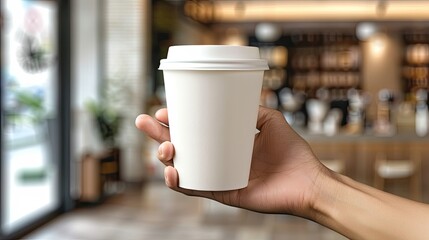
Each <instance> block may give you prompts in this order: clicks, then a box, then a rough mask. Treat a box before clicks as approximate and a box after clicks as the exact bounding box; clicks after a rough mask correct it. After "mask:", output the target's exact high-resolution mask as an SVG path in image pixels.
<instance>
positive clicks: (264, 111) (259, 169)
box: [136, 107, 329, 217]
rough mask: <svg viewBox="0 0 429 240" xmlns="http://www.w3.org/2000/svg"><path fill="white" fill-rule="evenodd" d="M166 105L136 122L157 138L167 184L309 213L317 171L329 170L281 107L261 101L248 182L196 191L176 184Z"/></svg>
mask: <svg viewBox="0 0 429 240" xmlns="http://www.w3.org/2000/svg"><path fill="white" fill-rule="evenodd" d="M161 123H162V124H163V125H168V114H167V109H160V110H159V111H157V112H156V114H155V119H154V118H152V117H150V116H148V115H145V114H142V115H140V116H138V117H137V119H136V126H137V128H139V129H140V130H142V131H143V132H145V133H146V134H148V135H149V136H150V137H152V138H153V139H155V140H157V141H158V142H160V143H161V145H160V146H159V151H158V158H159V159H160V160H161V162H162V163H164V164H165V165H166V168H165V171H164V174H165V181H166V185H167V186H168V187H170V188H171V189H173V190H175V191H178V192H181V193H184V194H186V195H190V196H200V197H205V198H210V199H214V200H216V201H219V202H221V203H224V204H227V205H231V206H236V207H240V208H245V209H249V210H253V211H258V212H266V213H289V214H294V215H298V216H303V217H309V216H308V214H310V211H309V209H310V207H311V205H312V204H313V199H314V195H315V191H317V189H315V188H317V187H315V186H317V185H316V184H315V183H316V182H317V181H318V180H319V178H320V175H323V174H320V173H327V174H329V170H327V169H326V168H325V167H324V166H323V165H322V164H321V163H320V162H319V161H318V160H317V158H316V157H315V156H314V154H313V153H312V151H311V149H310V147H309V146H308V144H307V143H306V142H305V141H304V140H303V139H302V138H301V137H300V136H299V135H298V134H296V133H295V132H294V131H293V130H292V128H291V127H290V126H289V125H288V124H287V123H286V121H285V119H284V117H283V115H282V114H281V113H280V112H279V111H275V110H271V109H268V108H264V107H260V108H259V114H258V121H257V128H258V129H259V130H260V133H258V134H257V135H256V136H255V144H254V150H253V158H252V165H251V170H250V177H249V185H248V186H247V187H246V188H244V189H239V190H232V191H195V190H189V189H182V188H180V187H178V182H179V181H180V179H179V177H178V174H177V171H176V169H175V168H174V162H173V157H174V146H173V145H172V143H171V142H169V141H170V134H169V129H168V127H166V126H163V125H162V124H161Z"/></svg>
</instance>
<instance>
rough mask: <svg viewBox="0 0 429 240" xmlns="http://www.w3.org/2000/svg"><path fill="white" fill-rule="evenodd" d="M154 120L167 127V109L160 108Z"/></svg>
mask: <svg viewBox="0 0 429 240" xmlns="http://www.w3.org/2000/svg"><path fill="white" fill-rule="evenodd" d="M155 118H156V120H158V121H160V122H161V123H163V124H165V125H167V126H168V111H167V108H161V109H159V110H158V111H156V113H155Z"/></svg>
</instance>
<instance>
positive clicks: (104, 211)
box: [24, 182, 345, 240]
mask: <svg viewBox="0 0 429 240" xmlns="http://www.w3.org/2000/svg"><path fill="white" fill-rule="evenodd" d="M24 239H41V240H50V239H52V240H54V239H55V240H57V239H62V240H71V239H73V240H86V239H87V240H110V239H112V240H113V239H121V240H122V239H130V240H132V239H139V240H140V239H151V240H158V239H159V240H170V239H171V240H173V239H174V240H182V239H183V240H229V239H231V240H252V239H254V240H277V239H298V240H300V239H306V240H308V239H345V238H344V237H343V236H341V235H339V234H337V233H335V232H333V231H331V230H329V229H327V228H325V227H322V226H320V225H318V224H316V223H314V222H311V221H308V220H305V219H301V218H297V217H292V216H284V215H267V214H259V213H254V212H249V211H244V210H241V209H236V208H231V207H225V206H223V205H220V204H218V203H216V202H213V201H210V200H206V199H200V198H194V197H187V196H184V195H181V194H179V193H176V192H173V191H171V190H170V189H168V188H167V187H165V186H164V184H163V183H162V182H152V183H149V184H146V185H145V186H143V187H141V188H138V189H131V190H130V189H128V190H126V191H124V192H123V193H121V194H117V195H115V196H113V197H110V198H109V199H107V200H106V201H105V202H104V203H103V204H100V205H97V206H92V207H81V208H78V209H76V210H74V211H71V212H69V213H66V214H64V215H61V216H60V217H58V218H57V219H55V220H53V221H52V222H50V223H48V224H47V225H45V226H43V227H42V228H40V229H38V230H36V231H35V232H33V233H31V234H30V235H28V236H27V237H25V238H24Z"/></svg>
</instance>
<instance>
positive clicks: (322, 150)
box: [295, 129, 429, 202]
mask: <svg viewBox="0 0 429 240" xmlns="http://www.w3.org/2000/svg"><path fill="white" fill-rule="evenodd" d="M295 131H296V132H297V133H298V134H299V135H301V136H302V137H303V138H304V139H305V140H306V141H307V142H308V143H309V144H310V146H311V147H312V149H313V152H314V153H315V154H316V155H317V156H318V157H319V159H320V160H321V161H324V160H332V159H335V160H339V161H343V162H344V166H345V170H344V174H345V175H347V176H349V177H351V178H353V179H355V180H357V181H360V182H363V183H365V184H368V185H373V177H374V168H375V166H374V162H375V157H376V155H377V154H380V153H381V154H386V155H387V156H388V157H389V159H396V158H398V159H406V158H420V160H421V167H420V168H421V169H420V170H421V171H422V186H423V190H424V191H423V200H424V201H425V202H429V196H428V195H429V177H427V175H428V174H429V136H426V137H418V136H417V135H415V134H414V133H401V134H397V135H395V136H392V137H381V136H374V135H369V134H363V135H346V134H338V135H335V136H325V135H315V134H310V133H308V132H307V131H306V130H303V129H295Z"/></svg>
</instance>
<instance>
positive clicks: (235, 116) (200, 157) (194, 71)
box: [159, 45, 268, 191]
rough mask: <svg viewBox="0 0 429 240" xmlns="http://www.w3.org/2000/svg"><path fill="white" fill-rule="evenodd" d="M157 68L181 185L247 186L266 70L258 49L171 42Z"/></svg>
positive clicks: (209, 187) (208, 187) (211, 187)
mask: <svg viewBox="0 0 429 240" xmlns="http://www.w3.org/2000/svg"><path fill="white" fill-rule="evenodd" d="M159 69H160V70H163V74H164V83H165V93H166V101H167V108H168V118H169V128H170V136H171V142H172V143H173V145H174V147H175V155H174V159H173V162H174V167H175V168H176V169H177V172H178V175H179V186H180V187H182V188H186V189H194V190H205V191H223V190H233V189H240V188H244V187H246V186H247V184H248V181H249V172H250V164H251V159H252V152H253V144H254V139H255V133H256V121H257V115H258V107H259V97H260V94H261V88H262V79H263V74H264V70H267V69H268V64H267V62H266V60H262V59H260V56H259V49H258V48H257V47H245V46H223V45H186V46H172V47H170V48H169V50H168V55H167V58H166V59H163V60H161V64H160V67H159Z"/></svg>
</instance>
